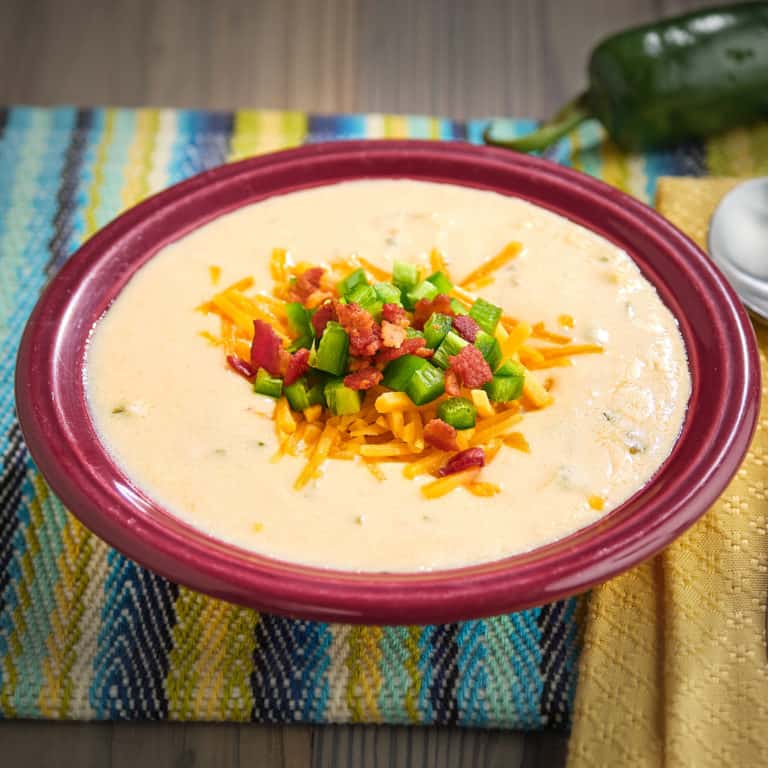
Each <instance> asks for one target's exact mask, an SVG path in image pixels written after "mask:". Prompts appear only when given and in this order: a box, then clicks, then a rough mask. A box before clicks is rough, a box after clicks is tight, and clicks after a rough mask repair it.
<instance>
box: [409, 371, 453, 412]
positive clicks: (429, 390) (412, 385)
mask: <svg viewBox="0 0 768 768" xmlns="http://www.w3.org/2000/svg"><path fill="white" fill-rule="evenodd" d="M443 392H445V374H444V373H443V372H442V371H441V370H440V369H439V368H435V366H434V365H430V364H427V365H426V366H425V367H424V368H420V369H419V370H418V371H416V373H414V374H413V376H412V377H411V380H410V381H409V382H408V386H407V387H406V388H405V393H406V394H407V395H408V397H410V398H411V400H412V401H413V402H414V404H416V405H424V404H425V403H431V402H432V401H433V400H434V399H435V398H438V397H440V395H442V394H443Z"/></svg>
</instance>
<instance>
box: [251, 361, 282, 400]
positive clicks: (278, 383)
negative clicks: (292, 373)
mask: <svg viewBox="0 0 768 768" xmlns="http://www.w3.org/2000/svg"><path fill="white" fill-rule="evenodd" d="M253 391H254V392H255V393H256V394H258V395H267V396H268V397H274V398H278V397H280V395H281V394H282V393H283V380H282V379H281V378H280V377H279V376H272V375H271V374H270V373H269V371H267V370H265V369H264V368H259V370H258V372H257V373H256V379H255V380H254V382H253Z"/></svg>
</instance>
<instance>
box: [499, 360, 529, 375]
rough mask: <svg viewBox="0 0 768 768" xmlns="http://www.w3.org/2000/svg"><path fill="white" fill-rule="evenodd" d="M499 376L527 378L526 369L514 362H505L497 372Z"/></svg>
mask: <svg viewBox="0 0 768 768" xmlns="http://www.w3.org/2000/svg"><path fill="white" fill-rule="evenodd" d="M496 375H497V376H525V368H524V367H523V366H522V365H521V364H520V363H517V362H515V361H514V360H505V361H504V362H503V363H502V364H501V365H500V366H499V367H498V369H497V370H496Z"/></svg>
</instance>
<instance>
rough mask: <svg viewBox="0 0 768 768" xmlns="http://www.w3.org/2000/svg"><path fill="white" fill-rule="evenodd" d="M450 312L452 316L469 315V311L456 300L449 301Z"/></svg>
mask: <svg viewBox="0 0 768 768" xmlns="http://www.w3.org/2000/svg"><path fill="white" fill-rule="evenodd" d="M451 310H452V311H453V314H454V315H468V314H469V310H468V309H467V308H466V307H465V306H464V305H463V304H462V303H461V302H460V301H459V300H458V299H451Z"/></svg>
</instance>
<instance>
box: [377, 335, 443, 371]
mask: <svg viewBox="0 0 768 768" xmlns="http://www.w3.org/2000/svg"><path fill="white" fill-rule="evenodd" d="M433 354H434V350H431V349H429V348H428V347H427V342H426V341H425V340H424V339H423V338H421V336H414V337H413V338H411V339H406V340H405V341H404V342H403V343H402V344H401V345H400V346H399V347H397V348H396V349H393V348H391V347H386V348H385V349H382V350H381V351H380V352H379V354H378V355H376V365H378V366H381V367H383V366H385V365H386V364H387V363H391V362H392V361H393V360H397V358H398V357H402V356H403V355H417V356H418V357H432V355H433Z"/></svg>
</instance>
